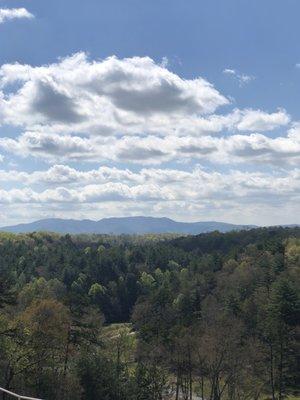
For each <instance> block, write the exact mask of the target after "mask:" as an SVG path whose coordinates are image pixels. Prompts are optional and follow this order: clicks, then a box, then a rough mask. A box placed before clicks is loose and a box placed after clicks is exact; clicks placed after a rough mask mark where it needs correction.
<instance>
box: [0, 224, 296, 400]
mask: <svg viewBox="0 0 300 400" xmlns="http://www.w3.org/2000/svg"><path fill="white" fill-rule="evenodd" d="M299 270H300V230H299V228H298V229H297V228H290V229H284V228H269V229H267V228H266V229H256V230H250V231H244V232H230V233H227V234H221V233H219V232H213V233H210V234H205V235H199V236H194V237H183V238H178V237H174V236H173V235H170V236H155V235H148V236H144V237H138V236H134V237H129V236H126V235H124V236H121V237H113V236H106V235H100V236H99V235H91V236H87V235H80V236H70V235H65V236H60V235H54V234H49V233H32V234H27V235H11V234H0V386H4V387H6V388H8V389H13V390H16V391H19V392H22V393H23V392H24V393H28V394H32V395H36V396H37V397H44V398H49V399H50V398H51V399H53V400H58V399H60V400H68V399H70V400H71V399H72V400H77V399H78V400H79V399H82V400H84V399H87V400H97V399H106V400H110V399H113V400H121V399H122V400H123V399H124V400H129V399H130V400H138V399H139V400H148V399H149V400H150V399H154V400H156V399H157V400H161V399H167V398H172V396H173V398H174V396H175V398H176V396H177V399H179V398H180V399H181V398H184V399H188V398H191V396H192V394H195V392H197V393H198V394H199V395H200V396H201V397H203V398H205V399H207V400H223V399H224V400H247V399H259V398H261V397H263V396H267V397H270V398H272V400H283V398H284V397H286V396H288V395H297V393H299V390H300V388H299V376H298V369H299V368H298V364H299V322H300V316H299V314H300V300H299V297H300V296H299V287H300V274H299ZM180 396H181V397H180Z"/></svg>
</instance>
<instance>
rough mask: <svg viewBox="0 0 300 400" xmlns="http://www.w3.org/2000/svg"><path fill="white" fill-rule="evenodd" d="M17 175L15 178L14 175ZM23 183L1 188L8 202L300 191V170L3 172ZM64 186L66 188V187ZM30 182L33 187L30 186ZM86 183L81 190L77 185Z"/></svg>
mask: <svg viewBox="0 0 300 400" xmlns="http://www.w3.org/2000/svg"><path fill="white" fill-rule="evenodd" d="M12 177H14V179H12ZM6 179H7V180H9V181H10V182H12V181H13V180H15V181H16V182H17V181H18V182H19V183H20V184H21V186H19V187H18V188H14V189H11V190H1V191H0V199H1V200H0V201H1V202H2V203H31V202H33V203H48V202H56V203H66V202H67V203H69V202H72V203H74V202H75V203H94V202H107V201H123V200H128V201H132V200H135V201H137V200H138V201H184V200H185V199H186V196H187V195H188V199H189V201H191V202H193V201H199V200H201V199H212V200H213V199H215V200H216V199H218V200H219V201H222V199H223V200H228V199H233V198H237V197H239V198H245V200H246V198H248V197H253V196H255V197H261V198H263V197H264V198H265V201H269V198H268V197H267V196H272V195H276V196H287V195H296V194H297V195H299V194H300V170H299V169H293V170H291V171H290V172H286V173H284V172H281V173H280V174H279V173H259V172H256V173H249V172H241V171H238V170H232V171H230V172H228V173H220V172H216V171H205V170H204V169H201V168H199V167H198V168H195V169H194V170H192V171H184V170H178V169H153V168H151V169H147V168H143V169H141V170H140V171H139V172H135V173H133V172H131V171H129V170H128V169H117V168H115V167H100V168H99V169H96V170H89V171H80V170H76V169H74V168H71V167H68V166H65V165H55V166H53V167H51V168H49V169H48V170H46V171H35V172H32V173H26V172H18V171H14V170H13V171H8V172H7V171H6V172H5V171H0V180H2V181H5V180H6ZM49 183H50V184H51V185H53V187H52V188H49V187H48V188H47V189H45V190H43V189H42V190H41V191H37V190H34V189H33V188H32V187H33V186H32V185H36V184H49ZM22 185H23V186H24V187H22ZM62 185H63V186H62ZM29 186H30V187H29ZM77 186H78V187H80V190H78V189H77V188H76V187H77Z"/></svg>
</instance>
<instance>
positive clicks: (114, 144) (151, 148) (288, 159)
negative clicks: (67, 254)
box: [0, 125, 300, 167]
mask: <svg viewBox="0 0 300 400" xmlns="http://www.w3.org/2000/svg"><path fill="white" fill-rule="evenodd" d="M0 149H2V150H3V151H6V152H10V153H13V154H15V155H19V156H21V157H24V156H26V157H28V156H31V157H36V158H43V159H45V160H48V162H69V161H82V162H95V161H96V162H100V163H103V162H106V161H113V162H127V163H131V164H132V163H133V164H137V165H139V164H140V165H149V164H150V165H151V164H152V165H153V164H163V163H165V162H168V161H172V160H173V161H177V162H186V163H187V162H190V161H191V160H192V159H194V160H199V161H210V162H214V163H216V164H240V163H244V164H249V163H256V165H259V164H261V165H262V164H265V165H273V166H278V167H286V166H289V165H290V166H296V165H299V162H300V128H299V127H298V126H297V125H295V126H294V127H293V128H291V129H290V130H289V131H288V133H287V135H286V136H278V137H273V138H272V137H269V136H266V135H263V134H261V133H251V134H249V135H245V134H243V135H242V134H233V135H230V136H226V137H215V136H200V137H193V136H182V137H171V136H166V137H157V136H152V135H148V136H145V137H140V136H129V137H126V136H124V137H121V138H96V137H90V138H83V137H78V136H68V135H54V134H43V133H36V132H27V133H25V134H23V135H21V136H20V137H19V138H16V139H12V138H0Z"/></svg>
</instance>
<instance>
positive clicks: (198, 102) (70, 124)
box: [0, 53, 229, 135]
mask: <svg viewBox="0 0 300 400" xmlns="http://www.w3.org/2000/svg"><path fill="white" fill-rule="evenodd" d="M16 83H18V85H17V89H15V90H11V84H16ZM0 87H1V88H2V91H1V96H0V121H2V123H7V124H11V125H20V126H24V127H26V128H28V129H30V130H33V129H35V128H37V127H39V128H40V129H41V128H42V127H43V128H45V127H47V128H48V129H49V128H52V129H54V130H55V132H88V133H95V134H98V135H106V134H112V133H113V134H120V133H123V134H125V133H139V132H147V131H149V130H150V131H151V130H152V129H156V127H159V126H162V125H164V126H165V130H169V131H170V130H172V128H175V127H176V123H177V121H178V119H180V118H183V119H184V118H188V117H193V118H195V119H196V120H197V118H199V117H201V116H203V115H206V114H210V113H213V112H214V111H215V110H216V109H217V108H218V107H220V106H222V105H226V104H228V103H229V101H228V99H227V98H226V97H224V96H223V95H222V94H220V93H219V92H218V91H217V90H216V89H215V88H214V87H213V86H212V85H211V84H210V83H209V82H207V81H206V80H204V79H202V78H200V77H199V78H196V79H189V80H188V79H183V78H180V77H179V76H178V75H176V74H174V73H172V72H170V71H169V70H168V69H167V68H166V66H165V65H164V64H157V63H155V62H154V61H153V60H152V59H150V58H148V57H133V58H127V59H118V58H116V57H110V58H107V59H105V60H101V61H90V60H89V59H88V58H87V56H86V55H85V54H84V53H79V54H75V55H74V56H72V57H68V58H65V59H62V60H61V61H60V62H58V63H56V64H50V65H47V66H42V67H31V66H29V65H21V64H7V65H3V66H2V67H1V68H0ZM173 118H174V122H173Z"/></svg>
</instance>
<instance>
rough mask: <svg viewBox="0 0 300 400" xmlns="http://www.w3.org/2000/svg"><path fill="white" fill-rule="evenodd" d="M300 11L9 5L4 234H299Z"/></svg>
mask: <svg viewBox="0 0 300 400" xmlns="http://www.w3.org/2000/svg"><path fill="white" fill-rule="evenodd" d="M20 9H21V10H22V11H20ZM1 10H2V11H3V10H4V12H2V15H3V16H4V15H5V17H3V18H2V20H1ZM16 10H19V11H18V12H17V11H16ZM299 12H300V4H299V2H298V1H297V0H294V1H293V0H286V1H284V2H282V1H279V0H278V1H277V0H275V1H274V0H273V1H271V0H264V1H257V0H251V1H250V0H248V1H246V0H227V1H224V0H219V1H217V0H209V1H208V0H206V1H199V0H198V1H194V0H190V1H188V2H187V1H178V0H173V1H164V0H160V1H158V0H156V1H155V0H154V1H151V2H150V1H149V2H145V1H144V2H142V1H138V0H134V1H133V0H132V1H129V0H128V1H127V0H122V1H121V0H119V1H116V0H111V1H109V2H108V1H99V0H97V1H96V0H86V1H84V2H83V1H79V0H72V1H69V0H59V1H58V0H51V2H50V1H48V2H44V1H40V0H23V1H12V0H7V1H3V0H2V1H0V42H1V52H0V68H1V69H0V71H1V72H0V160H2V161H1V162H0V218H1V220H2V221H3V223H2V224H1V225H5V224H13V223H17V222H24V221H30V220H34V219H38V218H44V217H53V216H56V217H64V218H84V217H87V218H92V219H99V218H102V217H105V216H112V215H124V216H125V215H140V214H145V215H154V216H169V217H172V218H174V219H177V220H189V221H196V220H222V221H228V222H236V223H256V224H279V223H299V222H300V220H299V198H300V196H299V194H300V193H299V184H300V172H299V161H300V138H299V135H300V127H299V124H298V121H299V120H300V111H299V106H298V105H299V100H300V91H299V83H300V68H299V67H297V64H298V63H300V51H299V46H300V43H299V37H300V26H299V23H298V16H299ZM9 13H10V14H9ZM112 56H115V58H114V59H112V58H110V57H112ZM16 63H18V64H17V66H16ZM42 66H44V68H41V67H42Z"/></svg>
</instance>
